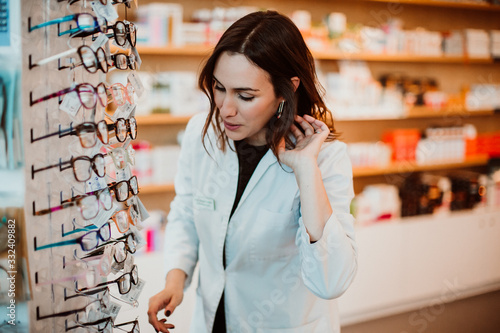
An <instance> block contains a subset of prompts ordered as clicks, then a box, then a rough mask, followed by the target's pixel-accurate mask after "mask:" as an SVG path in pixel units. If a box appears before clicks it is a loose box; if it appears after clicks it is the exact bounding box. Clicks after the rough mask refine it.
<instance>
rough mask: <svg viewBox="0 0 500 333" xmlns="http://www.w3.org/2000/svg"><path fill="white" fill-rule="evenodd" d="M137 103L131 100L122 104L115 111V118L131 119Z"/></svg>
mask: <svg viewBox="0 0 500 333" xmlns="http://www.w3.org/2000/svg"><path fill="white" fill-rule="evenodd" d="M135 107H136V104H130V103H129V102H125V104H124V105H122V106H120V107H119V108H117V109H116V111H115V113H114V117H115V119H118V118H125V119H129V118H130V115H131V114H132V112H133V111H134V110H135Z"/></svg>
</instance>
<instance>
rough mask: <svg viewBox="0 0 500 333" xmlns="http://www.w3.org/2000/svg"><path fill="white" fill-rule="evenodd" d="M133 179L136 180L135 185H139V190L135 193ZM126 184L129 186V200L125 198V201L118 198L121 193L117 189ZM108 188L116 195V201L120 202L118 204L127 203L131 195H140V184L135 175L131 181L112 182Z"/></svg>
mask: <svg viewBox="0 0 500 333" xmlns="http://www.w3.org/2000/svg"><path fill="white" fill-rule="evenodd" d="M132 179H135V183H136V184H137V190H135V191H134V188H133V187H132V185H131V181H132ZM124 183H125V184H127V198H125V199H123V200H121V198H118V196H119V195H118V193H119V191H118V189H117V187H118V186H119V185H120V184H124ZM108 186H109V190H110V191H113V192H114V194H115V199H116V201H118V202H124V201H127V200H128V199H129V198H130V197H131V195H130V194H132V196H135V195H137V194H139V182H138V181H137V176H135V175H134V176H132V177H130V179H129V180H121V181H119V182H111V183H110V184H108ZM134 192H135V193H134Z"/></svg>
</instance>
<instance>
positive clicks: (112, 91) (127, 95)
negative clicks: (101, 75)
mask: <svg viewBox="0 0 500 333" xmlns="http://www.w3.org/2000/svg"><path fill="white" fill-rule="evenodd" d="M115 87H118V89H116V90H120V91H123V93H122V94H123V95H124V98H123V100H124V101H123V103H118V102H117V101H116V100H117V98H116V96H115V95H116V94H115V89H113V88H115ZM106 88H107V90H106V91H109V92H110V93H109V94H108V95H111V97H112V98H111V99H110V98H109V96H108V104H109V103H110V102H111V101H112V102H113V103H115V104H116V105H117V106H122V105H125V104H126V103H127V102H129V103H130V104H134V93H135V88H134V86H133V85H132V83H130V82H129V83H127V85H126V86H124V85H123V84H121V83H119V82H118V83H113V84H112V85H109V86H107V87H106ZM129 90H130V91H129ZM131 95H132V96H131Z"/></svg>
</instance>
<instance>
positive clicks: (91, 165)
mask: <svg viewBox="0 0 500 333" xmlns="http://www.w3.org/2000/svg"><path fill="white" fill-rule="evenodd" d="M104 156H105V155H104V154H100V153H99V154H95V155H94V156H92V157H89V156H85V155H83V156H78V157H71V159H70V160H68V161H62V159H59V163H57V164H52V165H48V166H46V167H43V168H39V169H35V166H34V165H33V164H32V165H31V179H35V173H37V172H41V171H45V170H49V169H52V168H56V167H59V171H64V170H67V169H70V168H72V169H73V176H75V179H76V180H77V181H79V182H86V181H87V180H89V179H90V178H92V171H94V173H95V174H96V175H97V177H99V178H102V177H104V176H106V163H105V160H104ZM97 158H102V161H103V170H102V171H103V172H102V174H100V172H99V171H98V168H97V166H96V159H97ZM77 161H88V162H89V176H88V177H87V178H86V179H78V177H77V176H76V170H75V162H77ZM68 164H69V165H68ZM63 165H68V166H66V167H63Z"/></svg>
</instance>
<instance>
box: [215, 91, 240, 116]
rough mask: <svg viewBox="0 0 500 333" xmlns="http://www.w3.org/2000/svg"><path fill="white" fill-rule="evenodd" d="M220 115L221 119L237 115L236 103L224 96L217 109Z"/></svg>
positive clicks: (229, 97)
mask: <svg viewBox="0 0 500 333" xmlns="http://www.w3.org/2000/svg"><path fill="white" fill-rule="evenodd" d="M219 110H220V115H221V116H222V117H223V118H226V117H232V116H235V115H236V113H237V108H236V103H235V101H234V99H233V98H232V97H231V96H229V95H228V94H226V95H225V96H224V99H223V100H222V105H220V107H219Z"/></svg>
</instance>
